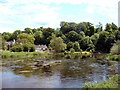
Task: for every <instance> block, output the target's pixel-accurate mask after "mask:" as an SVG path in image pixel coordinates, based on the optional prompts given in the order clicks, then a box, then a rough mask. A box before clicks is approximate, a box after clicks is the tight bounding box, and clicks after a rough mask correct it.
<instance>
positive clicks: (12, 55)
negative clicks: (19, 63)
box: [2, 51, 52, 59]
mask: <svg viewBox="0 0 120 90" xmlns="http://www.w3.org/2000/svg"><path fill="white" fill-rule="evenodd" d="M50 54H52V53H51V52H49V51H39V52H10V51H2V59H6V58H21V57H22V58H23V57H33V56H44V55H45V56H46V55H50Z"/></svg>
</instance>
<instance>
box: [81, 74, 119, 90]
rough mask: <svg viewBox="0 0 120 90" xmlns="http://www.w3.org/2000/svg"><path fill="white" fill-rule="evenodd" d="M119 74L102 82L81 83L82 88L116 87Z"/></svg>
mask: <svg viewBox="0 0 120 90" xmlns="http://www.w3.org/2000/svg"><path fill="white" fill-rule="evenodd" d="M119 78H120V76H119V75H114V76H112V77H111V78H109V79H108V80H106V81H103V82H88V83H85V84H83V85H82V87H83V88H118V84H119V83H118V81H119Z"/></svg>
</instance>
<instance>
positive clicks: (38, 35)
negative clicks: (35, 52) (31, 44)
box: [34, 31, 44, 45]
mask: <svg viewBox="0 0 120 90" xmlns="http://www.w3.org/2000/svg"><path fill="white" fill-rule="evenodd" d="M34 38H35V44H36V45H39V44H42V41H43V38H44V35H43V32H42V31H36V32H35V33H34Z"/></svg>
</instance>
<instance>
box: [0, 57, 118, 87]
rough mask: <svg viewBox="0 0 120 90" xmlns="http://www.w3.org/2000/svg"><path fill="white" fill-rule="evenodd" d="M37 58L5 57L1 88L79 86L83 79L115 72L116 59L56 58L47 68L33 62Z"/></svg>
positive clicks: (116, 70) (91, 80)
mask: <svg viewBox="0 0 120 90" xmlns="http://www.w3.org/2000/svg"><path fill="white" fill-rule="evenodd" d="M36 60H39V58H34V59H33V58H32V59H21V60H19V59H18V60H17V59H16V60H5V61H4V62H3V63H2V65H3V67H2V73H0V75H2V88H82V84H84V83H86V82H96V81H104V80H106V79H107V78H108V77H111V76H112V75H115V74H118V62H116V61H111V62H110V61H109V62H107V61H106V60H96V59H95V58H86V59H74V60H70V59H69V60H67V59H60V58H57V59H56V58H53V59H51V60H53V61H60V62H61V63H60V64H57V65H53V66H51V67H49V68H38V67H35V66H34V65H33V63H34V61H36Z"/></svg>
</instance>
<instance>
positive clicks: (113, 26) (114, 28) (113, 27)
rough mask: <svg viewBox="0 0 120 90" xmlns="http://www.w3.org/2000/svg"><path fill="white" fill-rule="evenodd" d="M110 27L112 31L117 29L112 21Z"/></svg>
mask: <svg viewBox="0 0 120 90" xmlns="http://www.w3.org/2000/svg"><path fill="white" fill-rule="evenodd" d="M111 27H112V30H113V31H115V30H118V27H117V25H115V24H114V23H112V25H111Z"/></svg>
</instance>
